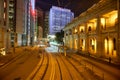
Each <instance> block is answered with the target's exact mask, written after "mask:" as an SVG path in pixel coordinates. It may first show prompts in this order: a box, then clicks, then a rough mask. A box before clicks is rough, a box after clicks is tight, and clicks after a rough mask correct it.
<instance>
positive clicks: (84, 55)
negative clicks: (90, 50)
mask: <svg viewBox="0 0 120 80" xmlns="http://www.w3.org/2000/svg"><path fill="white" fill-rule="evenodd" d="M76 54H78V55H81V56H83V57H86V58H89V59H92V60H95V61H97V62H100V63H104V64H106V65H110V66H113V67H116V68H118V69H120V63H117V62H114V61H111V62H109V60H108V59H105V58H100V57H96V56H93V55H88V54H82V53H78V52H76Z"/></svg>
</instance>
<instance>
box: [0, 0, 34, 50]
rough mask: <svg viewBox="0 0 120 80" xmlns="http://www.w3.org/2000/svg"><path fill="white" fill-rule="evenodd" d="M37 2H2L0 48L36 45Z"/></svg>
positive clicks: (7, 48)
mask: <svg viewBox="0 0 120 80" xmlns="http://www.w3.org/2000/svg"><path fill="white" fill-rule="evenodd" d="M34 5H35V0H0V48H5V49H6V50H9V49H10V48H11V47H17V46H24V45H32V44H34V29H35V28H34V27H35V15H34V14H35V10H34V8H35V6H34Z"/></svg>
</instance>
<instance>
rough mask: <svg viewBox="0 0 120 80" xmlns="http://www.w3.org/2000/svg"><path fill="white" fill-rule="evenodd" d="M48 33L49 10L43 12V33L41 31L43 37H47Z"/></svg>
mask: <svg viewBox="0 0 120 80" xmlns="http://www.w3.org/2000/svg"><path fill="white" fill-rule="evenodd" d="M48 34H49V11H46V12H45V16H44V33H43V38H47V36H48Z"/></svg>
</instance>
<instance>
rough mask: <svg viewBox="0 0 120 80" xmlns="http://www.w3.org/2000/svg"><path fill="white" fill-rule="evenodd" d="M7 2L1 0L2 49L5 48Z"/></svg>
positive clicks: (0, 37)
mask: <svg viewBox="0 0 120 80" xmlns="http://www.w3.org/2000/svg"><path fill="white" fill-rule="evenodd" d="M5 29H6V2H5V1H4V0H0V48H3V47H5V37H4V36H5Z"/></svg>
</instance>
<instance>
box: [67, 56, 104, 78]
mask: <svg viewBox="0 0 120 80" xmlns="http://www.w3.org/2000/svg"><path fill="white" fill-rule="evenodd" d="M67 58H68V59H70V61H71V62H72V61H73V62H72V63H73V64H74V65H75V66H76V64H77V65H81V66H83V69H84V72H83V74H86V76H87V75H88V76H87V77H86V76H85V75H83V77H84V78H85V80H88V79H92V80H101V79H102V78H101V77H100V76H97V75H95V74H94V72H93V71H92V69H89V67H88V66H89V65H88V64H86V63H85V62H83V61H82V59H80V58H78V56H77V55H74V56H73V55H71V54H68V55H67ZM76 67H77V66H76Z"/></svg>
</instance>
